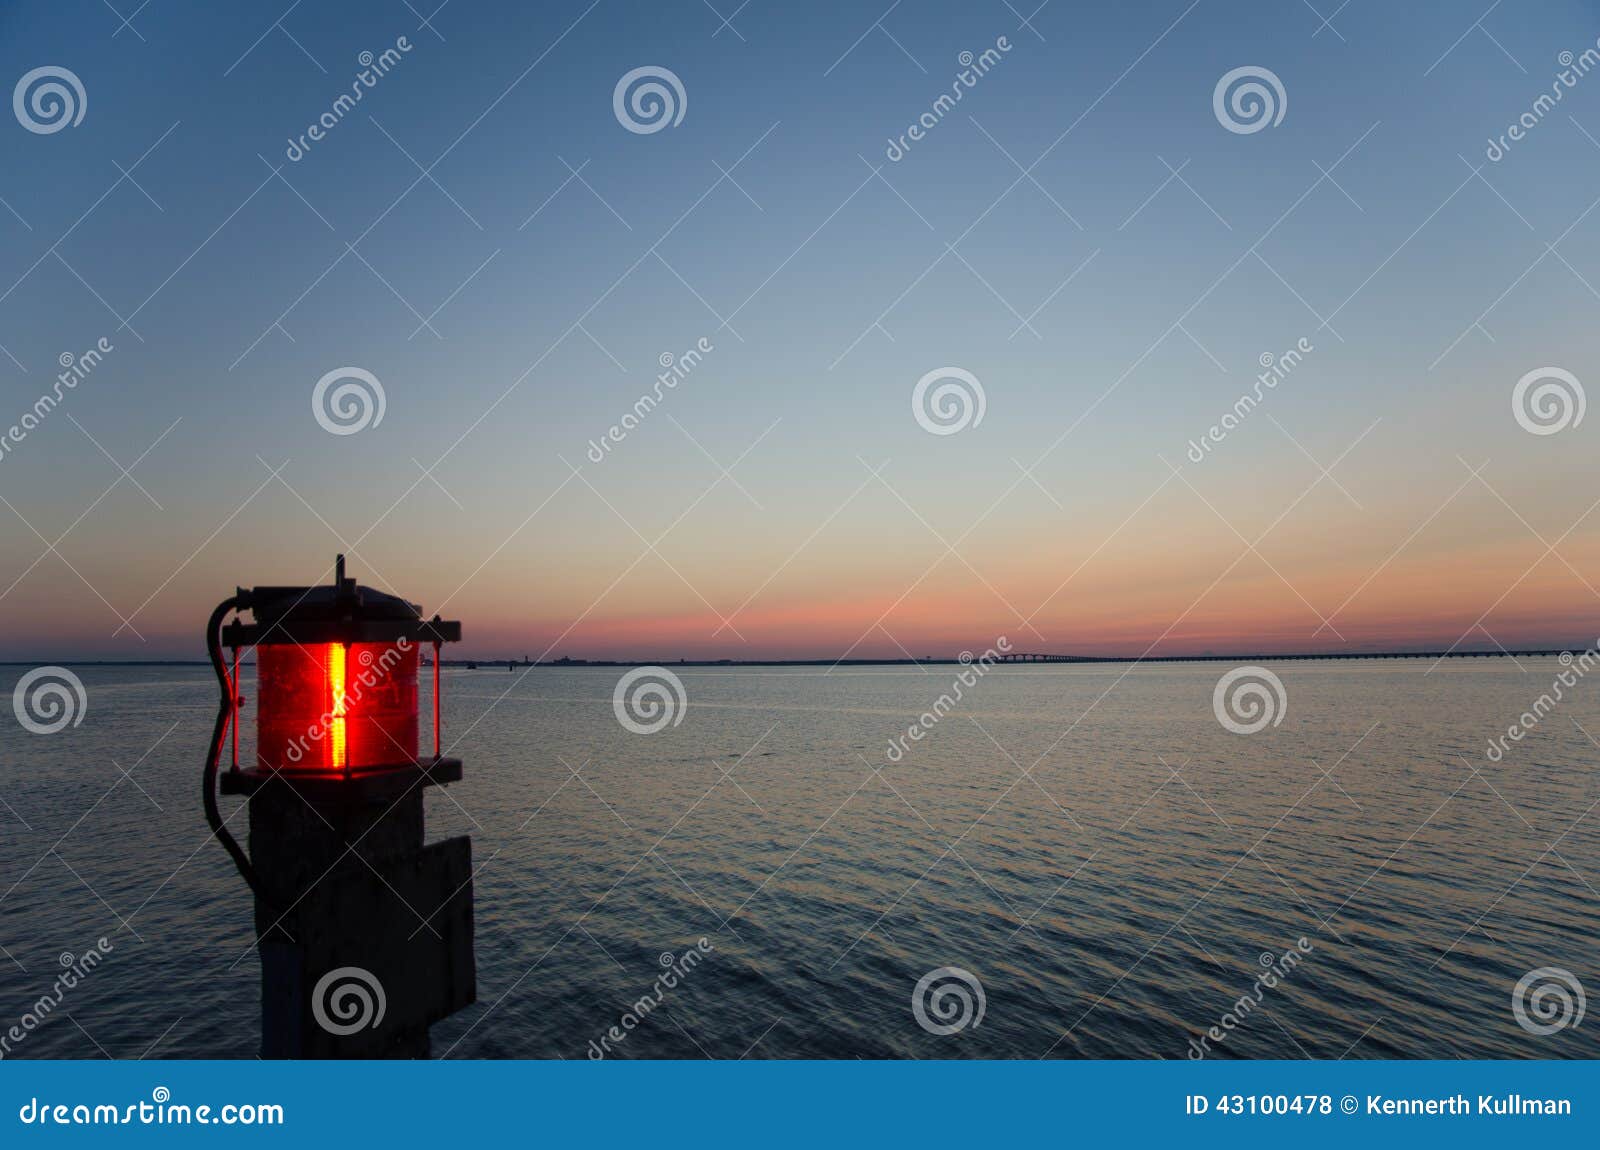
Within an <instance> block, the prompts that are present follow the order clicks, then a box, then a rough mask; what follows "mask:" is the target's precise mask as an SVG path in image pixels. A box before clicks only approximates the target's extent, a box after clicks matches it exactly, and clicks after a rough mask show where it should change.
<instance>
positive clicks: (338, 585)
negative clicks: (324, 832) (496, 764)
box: [207, 555, 461, 794]
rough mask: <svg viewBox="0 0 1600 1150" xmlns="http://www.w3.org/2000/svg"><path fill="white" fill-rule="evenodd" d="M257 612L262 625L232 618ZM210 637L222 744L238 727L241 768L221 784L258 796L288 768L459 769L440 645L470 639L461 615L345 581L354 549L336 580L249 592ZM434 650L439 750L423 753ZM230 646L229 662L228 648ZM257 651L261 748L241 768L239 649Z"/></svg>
mask: <svg viewBox="0 0 1600 1150" xmlns="http://www.w3.org/2000/svg"><path fill="white" fill-rule="evenodd" d="M245 610H248V611H249V612H250V613H251V614H252V616H253V617H254V620H255V621H254V622H253V623H244V622H242V621H239V620H237V619H236V620H235V621H234V622H232V623H229V624H228V625H227V626H222V625H221V620H222V618H224V617H226V615H227V613H228V612H230V611H241V612H242V611H245ZM213 619H214V622H213V624H212V625H211V627H210V628H209V629H208V631H207V644H208V646H209V647H210V648H211V651H212V657H213V662H214V663H215V664H216V666H217V670H218V677H219V680H220V681H221V682H222V684H223V694H224V700H223V712H224V713H223V714H221V715H219V718H218V731H219V733H218V738H217V742H216V744H215V747H214V750H215V751H216V752H217V754H218V757H220V752H221V750H222V748H223V745H224V740H225V739H226V738H227V736H228V734H229V733H231V735H232V747H233V769H232V770H231V771H229V772H228V773H227V774H226V775H225V776H224V779H223V789H224V790H225V791H228V792H232V793H241V794H248V793H252V792H253V791H254V790H255V789H256V788H257V787H258V786H259V785H260V784H261V783H262V782H263V781H264V780H265V779H267V778H270V777H273V776H274V775H279V774H281V775H283V776H284V777H286V778H289V779H291V780H293V779H299V780H301V781H302V782H304V783H307V784H311V783H313V782H315V781H316V780H330V781H331V780H339V779H343V780H358V779H363V778H370V777H372V776H375V775H380V774H392V773H395V772H401V773H404V772H408V771H409V772H415V771H416V770H418V769H421V770H423V771H425V772H426V773H427V774H428V776H429V777H428V779H427V781H428V782H449V781H454V779H457V778H459V777H460V771H461V768H460V763H459V762H458V761H456V760H454V759H444V758H442V757H441V756H440V730H439V713H440V706H439V688H440V680H439V661H440V660H439V649H440V645H441V644H443V643H447V642H455V641H457V640H459V639H460V638H461V624H460V623H455V622H445V621H443V620H441V619H440V618H439V617H438V616H437V615H436V616H434V617H433V618H432V619H431V620H429V619H423V618H422V612H421V611H420V610H419V609H418V608H417V606H416V605H415V604H412V603H408V602H407V601H405V600H404V599H401V598H399V597H398V596H395V595H388V594H385V593H383V592H381V591H375V590H373V589H372V588H370V587H361V586H357V584H356V582H355V580H354V579H347V578H345V574H344V556H342V555H341V556H339V558H338V561H337V563H336V565H335V578H334V582H333V583H332V584H331V585H328V584H324V585H321V586H316V587H257V588H254V589H253V590H249V591H245V590H240V591H239V592H238V594H236V595H235V596H233V598H231V599H229V600H227V601H226V602H225V603H224V604H223V605H222V606H220V607H219V608H218V610H217V614H216V615H214V616H213ZM425 644H426V645H428V646H430V647H431V648H432V652H433V720H434V722H433V754H432V755H431V756H429V757H422V756H419V754H418V741H419V725H420V724H419V722H418V716H417V701H418V692H417V671H418V667H419V664H420V663H421V658H420V654H421V649H422V647H423V645H425ZM223 647H229V648H232V659H231V666H230V665H225V664H224V663H223V661H222V657H221V656H222V652H221V648H223ZM249 649H254V651H255V655H256V694H257V697H256V743H257V746H256V757H257V761H256V763H255V764H253V765H247V766H246V767H245V768H244V769H243V770H241V769H240V767H239V760H238V754H239V751H238V748H239V718H240V707H241V704H242V703H243V697H242V696H241V695H240V694H239V658H240V652H241V651H244V650H249Z"/></svg>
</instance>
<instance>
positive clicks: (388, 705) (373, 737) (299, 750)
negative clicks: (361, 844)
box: [256, 643, 418, 774]
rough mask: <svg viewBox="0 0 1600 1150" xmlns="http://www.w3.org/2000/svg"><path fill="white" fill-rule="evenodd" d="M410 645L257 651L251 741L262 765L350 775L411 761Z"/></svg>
mask: <svg viewBox="0 0 1600 1150" xmlns="http://www.w3.org/2000/svg"><path fill="white" fill-rule="evenodd" d="M417 663H418V660H417V647H416V644H414V643H325V644H317V645H314V646H302V645H299V644H288V645H273V646H262V647H258V648H257V649H256V699H257V703H256V738H257V754H258V755H259V756H260V763H259V765H260V766H261V767H262V768H263V769H268V770H284V771H316V772H323V773H340V774H344V773H349V772H351V771H359V770H365V769H368V768H372V767H381V766H395V765H398V764H405V763H414V762H416V760H417Z"/></svg>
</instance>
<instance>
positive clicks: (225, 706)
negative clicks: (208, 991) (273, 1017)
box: [201, 595, 261, 898]
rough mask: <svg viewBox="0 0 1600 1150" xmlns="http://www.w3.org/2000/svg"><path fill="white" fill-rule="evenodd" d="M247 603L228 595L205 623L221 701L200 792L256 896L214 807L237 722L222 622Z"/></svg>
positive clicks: (247, 868) (239, 851)
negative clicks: (231, 732) (219, 768)
mask: <svg viewBox="0 0 1600 1150" xmlns="http://www.w3.org/2000/svg"><path fill="white" fill-rule="evenodd" d="M246 606H248V603H247V602H246V600H245V598H244V597H243V596H240V595H230V596H229V597H228V598H226V599H224V600H223V601H222V602H221V603H218V604H217V609H216V610H215V611H213V612H211V619H210V621H209V622H207V623H206V653H207V654H208V655H210V656H211V667H212V669H213V670H215V671H216V673H217V682H218V684H219V685H220V686H221V688H222V702H221V704H220V705H219V706H218V708H217V721H216V725H215V726H213V727H212V729H211V749H210V750H209V751H207V752H206V769H205V774H204V776H203V777H202V782H201V793H202V797H203V798H204V800H205V808H206V822H208V823H210V824H211V833H212V834H214V835H216V836H217V841H218V842H220V843H221V844H222V845H223V848H224V849H225V850H227V852H228V854H229V856H231V857H232V859H233V864H234V866H236V867H238V868H239V873H240V874H241V875H243V876H244V881H245V882H246V883H247V884H248V885H249V887H250V889H251V891H252V892H254V893H255V896H256V897H257V898H260V897H261V886H260V884H259V883H258V882H257V881H256V872H255V868H254V867H253V866H251V865H250V857H249V856H248V855H247V854H245V852H244V848H243V847H241V846H240V845H239V841H238V840H237V839H235V838H234V837H233V833H232V832H231V831H229V830H228V826H227V824H226V823H224V822H223V821H222V812H221V811H220V810H218V809H217V760H218V759H219V758H220V757H221V755H222V746H223V743H224V742H225V741H226V738H227V733H228V722H229V720H230V719H233V720H234V721H237V718H238V715H237V711H236V706H237V703H236V698H235V696H236V694H237V691H238V684H236V683H234V682H233V681H232V680H231V679H230V678H229V677H228V668H227V665H226V664H225V663H224V662H223V661H222V634H221V632H222V621H223V620H224V619H225V618H227V616H228V613H229V612H231V611H236V610H241V609H243V608H244V607H246Z"/></svg>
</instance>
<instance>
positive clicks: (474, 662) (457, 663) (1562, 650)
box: [0, 646, 1589, 671]
mask: <svg viewBox="0 0 1600 1150" xmlns="http://www.w3.org/2000/svg"><path fill="white" fill-rule="evenodd" d="M1588 649H1589V648H1587V647H1581V646H1580V647H1538V648H1528V649H1524V650H1517V651H1504V650H1495V651H1361V652H1342V651H1341V652H1322V653H1315V652H1299V653H1290V654H1266V653H1259V652H1258V653H1256V654H1230V655H1038V656H1018V657H1016V658H1013V659H1009V660H1003V661H1002V662H1000V663H998V664H995V665H996V666H1039V665H1041V664H1050V665H1052V666H1065V665H1073V664H1078V665H1081V664H1088V663H1285V662H1332V661H1338V660H1343V661H1350V660H1357V659H1433V660H1438V659H1519V658H1523V659H1534V658H1552V657H1556V656H1560V655H1564V654H1571V655H1578V654H1580V653H1582V652H1583V651H1586V650H1588ZM974 661H975V660H974V659H959V658H953V657H951V658H928V659H676V660H661V659H552V660H549V661H547V662H543V663H532V662H525V661H523V660H521V659H444V660H441V661H440V666H441V667H447V668H454V669H457V670H469V669H477V670H485V671H492V670H496V669H498V668H500V667H510V668H512V669H518V670H533V669H536V668H537V669H540V670H556V671H561V670H568V671H571V670H585V669H588V668H607V667H947V666H966V665H968V664H970V663H971V662H974ZM43 663H51V664H53V665H55V666H62V667H205V668H208V669H209V668H210V666H211V664H210V663H209V662H208V661H206V660H205V659H65V660H47V659H0V667H37V666H39V665H40V664H43Z"/></svg>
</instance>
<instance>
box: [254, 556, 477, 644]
mask: <svg viewBox="0 0 1600 1150" xmlns="http://www.w3.org/2000/svg"><path fill="white" fill-rule="evenodd" d="M239 600H240V606H241V607H242V608H248V609H249V611H250V612H251V614H253V615H254V616H255V625H254V626H247V625H245V624H242V623H232V624H230V625H229V626H228V627H227V628H225V631H226V632H227V634H226V635H225V636H224V642H225V643H226V644H227V645H229V646H240V647H248V646H257V645H259V644H271V643H338V642H346V643H364V642H395V641H397V640H399V639H402V638H404V639H409V640H415V641H421V642H439V643H451V642H456V641H458V640H459V639H460V638H461V624H460V623H458V622H448V623H447V622H445V621H443V620H441V619H440V618H439V617H438V616H437V615H436V616H434V618H433V619H431V620H424V619H423V617H422V609H421V608H420V607H418V606H417V605H416V604H415V603H411V602H408V601H406V600H405V599H402V598H400V597H399V596H398V595H390V594H388V593H386V592H383V591H376V590H374V589H373V588H371V587H364V586H361V585H360V584H358V583H357V582H356V581H355V580H354V579H350V578H346V577H345V573H344V556H343V555H340V556H339V557H338V559H337V560H336V561H335V563H334V581H333V582H332V583H322V584H318V585H316V586H311V587H256V588H253V589H249V590H246V589H244V588H240V590H239ZM234 640H237V642H234Z"/></svg>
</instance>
